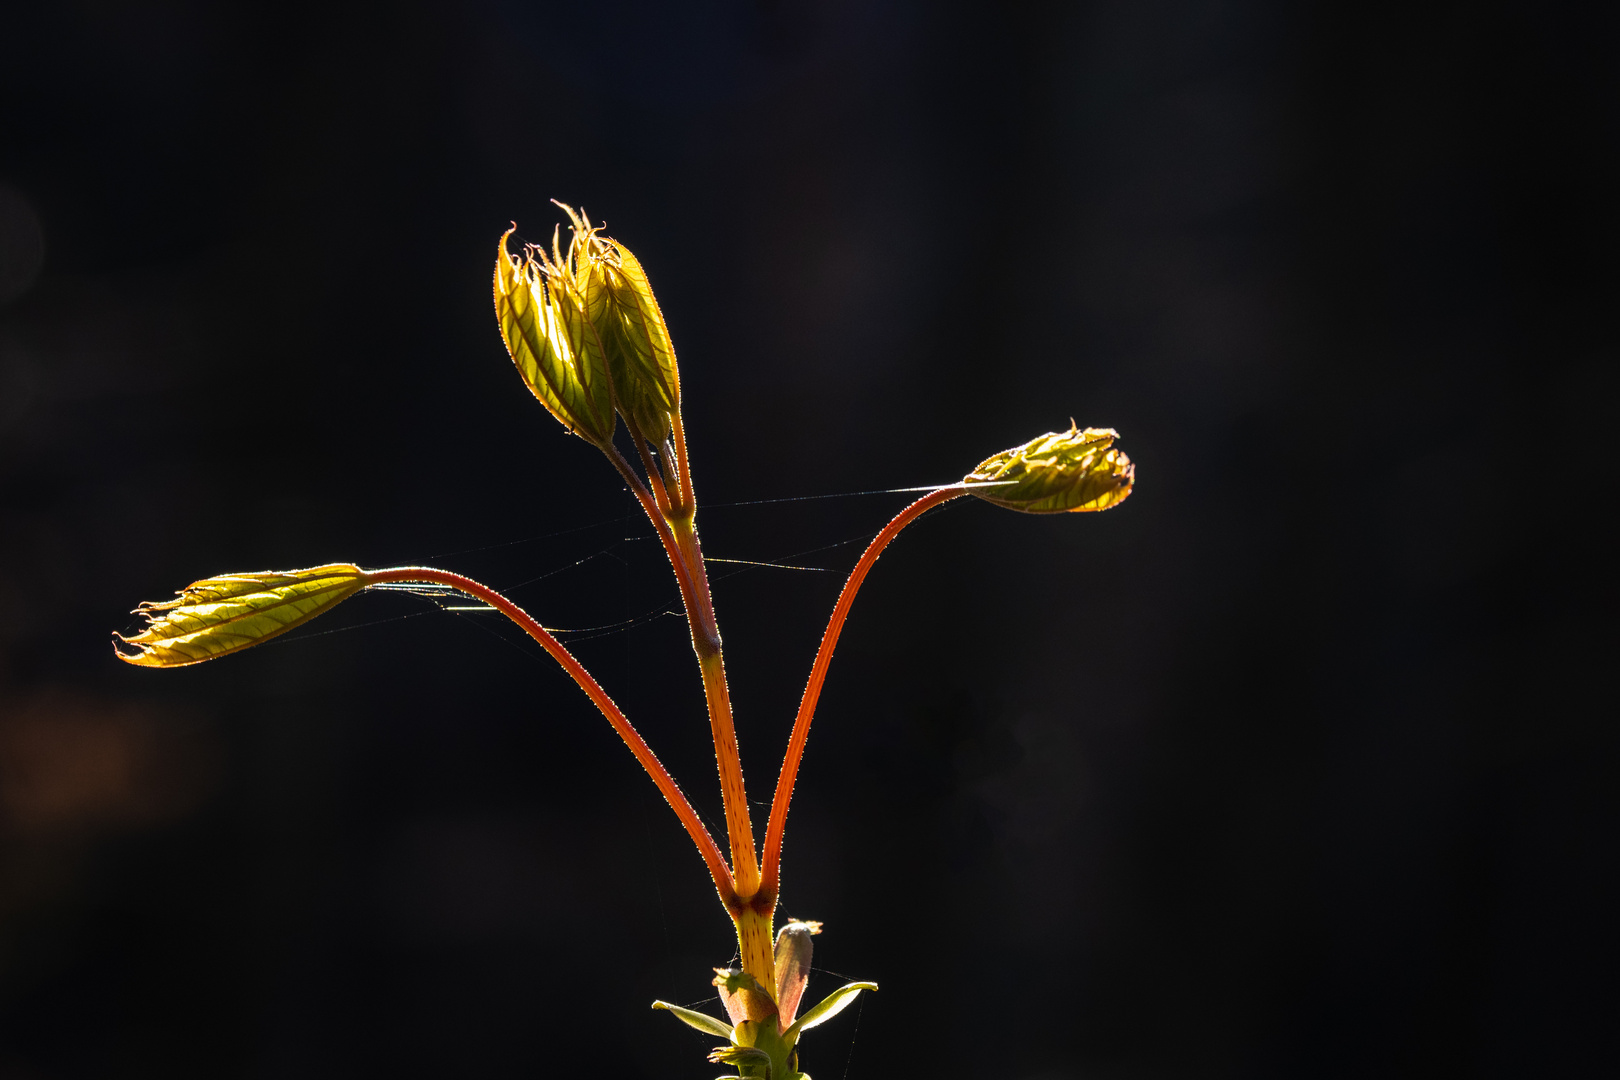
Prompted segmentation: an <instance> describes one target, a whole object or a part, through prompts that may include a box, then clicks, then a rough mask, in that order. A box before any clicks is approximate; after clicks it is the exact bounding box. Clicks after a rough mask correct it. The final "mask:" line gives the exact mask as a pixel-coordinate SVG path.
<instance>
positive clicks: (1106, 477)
mask: <svg viewBox="0 0 1620 1080" xmlns="http://www.w3.org/2000/svg"><path fill="white" fill-rule="evenodd" d="M1117 438H1119V432H1117V431H1115V430H1114V429H1113V428H1086V429H1084V430H1081V429H1080V428H1078V427H1076V426H1075V424H1074V421H1072V420H1071V421H1069V430H1068V431H1051V432H1047V433H1046V434H1045V435H1042V436H1040V437H1039V438H1036V439H1031V440H1030V441H1029V442H1027V443H1025V444H1024V445H1023V446H1015V447H1013V448H1012V449H1011V450H1003V451H1002V452H1001V453H999V454H997V455H995V456H994V457H991V458H987V459H985V460H984V461H982V462H980V463H979V467H978V468H976V469H974V470H973V471H972V472H970V473H968V474H967V476H965V477H963V478H962V482H963V483H964V484H966V485H968V486H970V487H973V486H975V485H981V484H982V485H985V486H984V487H983V488H982V490H975V491H974V492H973V494H974V495H976V496H978V497H979V498H981V499H983V500H984V501H985V502H991V503H995V504H996V505H997V506H1005V507H1007V508H1008V509H1009V510H1022V511H1023V512H1024V513H1027V514H1061V513H1065V512H1078V511H1082V510H1107V509H1108V508H1109V507H1111V506H1117V505H1119V504H1120V503H1121V502H1124V501H1125V498H1126V496H1128V495H1130V493H1131V485H1132V484H1133V483H1134V482H1135V480H1136V466H1135V465H1133V464H1131V459H1130V458H1128V457H1126V456H1125V453H1124V451H1122V450H1115V449H1113V448H1112V447H1113V443H1114V440H1115V439H1117ZM991 485H994V486H991Z"/></svg>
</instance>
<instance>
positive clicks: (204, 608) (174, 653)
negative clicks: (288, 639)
mask: <svg viewBox="0 0 1620 1080" xmlns="http://www.w3.org/2000/svg"><path fill="white" fill-rule="evenodd" d="M367 581H368V578H367V576H366V573H365V571H363V570H361V569H360V568H359V567H357V566H350V565H348V564H347V563H336V564H333V565H331V566H316V567H313V568H311V569H308V570H267V571H264V572H263V573H257V574H226V575H223V576H220V577H211V578H205V579H204V580H202V581H193V582H192V583H191V584H190V585H187V586H186V587H185V589H184V590H182V591H181V592H180V593H179V594H177V596H176V598H175V599H173V600H166V601H163V602H161V603H143V604H142V605H141V606H140V607H138V608H136V609H135V610H136V612H137V613H139V614H141V615H144V616H146V626H145V628H144V629H142V630H141V632H140V633H138V634H136V635H135V636H134V637H124V635H122V634H118V635H115V636H116V637H117V638H118V639H119V640H120V641H122V642H123V643H124V644H125V645H133V646H134V647H135V648H134V651H133V652H126V651H124V650H123V649H119V650H118V658H119V659H120V660H123V661H125V662H126V663H130V664H140V665H142V666H144V667H183V666H185V665H186V664H197V663H201V662H202V661H204V660H212V659H213V658H214V657H216V656H224V655H225V654H226V653H233V652H237V651H238V650H240V649H246V648H248V647H249V646H252V645H257V644H258V643H259V642H261V641H268V640H269V639H270V638H273V637H275V636H276V635H277V634H284V633H286V632H287V631H288V630H291V629H292V628H293V627H295V626H298V625H300V624H302V623H305V622H308V621H309V620H310V619H313V618H314V617H315V616H317V615H319V614H321V613H322V612H323V611H328V610H330V609H331V608H333V607H335V606H337V605H338V604H339V603H341V602H342V601H344V600H347V599H348V598H349V597H351V596H353V595H354V594H355V593H357V592H359V591H360V590H361V589H363V588H365V586H366V583H367Z"/></svg>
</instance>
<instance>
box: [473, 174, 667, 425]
mask: <svg viewBox="0 0 1620 1080" xmlns="http://www.w3.org/2000/svg"><path fill="white" fill-rule="evenodd" d="M557 205H558V206H561V207H562V209H563V210H564V211H565V212H566V213H567V214H568V217H569V221H570V222H571V224H572V228H571V229H570V240H569V243H568V246H567V247H566V248H564V247H563V245H562V239H561V229H560V227H559V228H558V229H555V230H553V232H552V238H551V250H550V251H549V252H547V251H546V250H545V249H543V248H540V247H535V246H533V245H530V246H529V247H527V248H525V251H524V255H523V257H521V258H520V257H518V256H516V255H513V254H511V253H510V252H509V251H508V250H507V239H508V238H509V237H510V236H511V235H512V232H513V231H514V230H515V228H516V226H514V227H513V229H509V230H507V232H506V233H505V234H503V235H502V236H501V241H500V247H499V249H498V251H497V254H496V257H495V315H496V318H497V320H498V321H499V323H500V327H501V337H502V338H503V339H504V340H505V341H506V350H507V352H508V353H509V354H511V357H512V361H513V363H515V364H516V365H517V369H518V371H519V373H520V374H521V375H522V376H523V381H524V382H525V383H527V384H528V386H529V389H530V391H532V392H533V394H534V396H535V397H537V398H539V399H540V402H541V403H542V404H543V405H545V407H546V408H547V409H549V410H550V411H551V414H552V415H553V416H555V417H556V418H557V419H558V420H560V421H562V423H563V424H564V425H565V426H566V427H567V428H568V429H569V430H570V431H572V432H573V433H574V434H576V435H578V436H580V437H581V438H583V439H585V440H586V441H588V442H590V443H593V444H595V445H596V446H601V447H605V446H607V445H609V444H610V443H611V442H612V441H613V428H614V419H613V414H614V412H615V411H617V412H618V414H619V415H620V416H622V417H624V421H625V423H626V424H627V425H628V426H629V427H630V429H631V431H632V432H633V433H634V434H636V435H637V436H638V437H639V439H641V440H644V441H646V442H650V443H652V444H653V445H654V446H662V445H663V444H664V442H665V441H666V440H667V439H669V438H670V435H671V433H672V431H673V430H674V426H675V424H676V423H677V422H678V418H679V415H680V407H681V380H680V372H679V369H678V368H677V366H676V363H675V346H674V344H673V343H672V342H671V341H670V337H669V328H668V326H667V325H665V323H664V315H663V312H662V311H661V310H660V309H659V307H658V300H657V298H656V297H654V296H653V291H652V286H651V285H650V284H649V283H648V281H647V273H646V271H645V270H643V269H642V267H641V263H640V261H639V260H638V259H637V258H636V257H635V256H634V255H632V254H631V253H630V249H629V248H627V247H625V246H624V245H623V244H621V243H619V242H618V241H616V240H611V239H609V238H607V237H604V236H602V235H601V228H600V226H595V225H592V224H591V222H590V219H589V218H588V217H586V216H585V215H584V214H583V212H580V213H575V211H574V209H573V208H572V207H570V206H565V205H563V204H562V203H558V204H557Z"/></svg>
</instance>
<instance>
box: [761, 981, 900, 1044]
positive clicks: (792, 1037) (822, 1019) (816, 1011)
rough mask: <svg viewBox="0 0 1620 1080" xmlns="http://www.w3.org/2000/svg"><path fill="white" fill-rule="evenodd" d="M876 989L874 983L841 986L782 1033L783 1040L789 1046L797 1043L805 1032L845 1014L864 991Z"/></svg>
mask: <svg viewBox="0 0 1620 1080" xmlns="http://www.w3.org/2000/svg"><path fill="white" fill-rule="evenodd" d="M876 989H877V983H872V982H854V983H848V984H847V985H844V986H840V987H839V988H838V989H837V990H834V991H833V992H832V993H830V994H828V995H827V996H826V997H824V998H822V999H821V1003H820V1004H819V1005H817V1006H816V1007H815V1008H813V1009H811V1010H810V1011H809V1012H807V1013H805V1014H804V1015H803V1016H801V1017H799V1019H798V1020H796V1021H794V1023H793V1026H792V1027H790V1028H788V1029H787V1031H785V1032H783V1033H782V1038H783V1039H785V1040H786V1041H787V1042H788V1043H789V1044H791V1043H793V1042H795V1041H796V1040H797V1039H798V1037H799V1035H800V1034H802V1033H803V1032H806V1031H809V1030H810V1029H811V1028H813V1027H817V1026H819V1025H821V1024H825V1023H826V1022H827V1021H828V1020H831V1019H832V1018H833V1017H835V1016H837V1015H838V1014H839V1013H841V1012H843V1011H844V1010H845V1009H846V1008H848V1007H849V1004H850V1002H852V1001H854V1000H855V999H856V997H858V996H859V995H860V992H861V991H862V990H876Z"/></svg>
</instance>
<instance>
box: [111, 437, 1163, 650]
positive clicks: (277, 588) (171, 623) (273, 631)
mask: <svg viewBox="0 0 1620 1080" xmlns="http://www.w3.org/2000/svg"><path fill="white" fill-rule="evenodd" d="M1114 439H1115V433H1114V432H1113V431H1112V430H1111V429H1109V428H1085V429H1083V430H1082V429H1080V428H1077V427H1075V426H1074V425H1073V424H1071V425H1070V428H1069V430H1068V431H1063V432H1048V433H1047V434H1045V435H1042V436H1040V437H1039V438H1037V439H1031V440H1030V441H1029V442H1027V443H1025V444H1024V445H1023V446H1017V447H1014V448H1013V449H1011V450H1005V451H1003V452H1002V453H999V454H997V455H995V456H994V457H991V458H988V459H986V460H985V461H984V462H982V463H981V464H980V465H979V467H978V468H977V469H974V470H973V471H972V472H971V473H969V474H968V475H967V476H966V477H965V478H964V479H963V483H964V484H965V485H967V486H968V487H969V488H970V489H971V490H972V494H974V495H977V496H978V497H979V498H981V499H984V500H986V501H987V502H992V503H995V504H996V505H998V506H1005V507H1008V508H1010V509H1013V510H1022V511H1025V512H1026V513H1034V514H1055V513H1063V512H1066V511H1067V512H1074V511H1086V510H1106V509H1108V508H1109V507H1111V506H1116V505H1118V504H1119V503H1120V502H1121V501H1122V500H1123V499H1125V497H1126V496H1128V495H1129V494H1130V493H1131V485H1132V484H1133V482H1134V481H1135V477H1136V467H1135V466H1134V465H1132V464H1131V461H1130V459H1129V458H1128V457H1126V456H1125V454H1124V453H1123V452H1122V451H1120V450H1117V449H1115V448H1114V446H1113V442H1114ZM370 583H371V575H369V574H367V573H366V572H365V571H364V570H361V569H360V568H359V567H357V566H351V565H349V564H347V563H337V564H333V565H330V566H316V567H312V568H310V569H307V570H285V571H277V570H271V571H264V572H262V573H256V574H226V575H223V576H221V577H212V578H205V579H204V580H202V581H194V582H192V583H191V584H190V585H188V586H186V588H185V589H184V590H183V591H182V592H181V593H180V594H179V595H178V596H177V597H175V599H173V600H167V601H163V602H159V603H144V604H142V605H141V606H140V607H139V608H137V609H136V611H137V613H139V614H141V615H144V616H145V617H146V622H147V625H146V626H145V627H144V628H143V629H142V630H141V631H140V632H139V633H137V634H135V635H134V636H132V637H124V636H123V635H119V640H120V641H121V642H123V643H124V644H125V645H130V646H134V649H133V650H132V651H123V650H121V651H120V652H119V654H118V655H119V656H120V657H121V658H122V659H124V660H127V661H128V662H129V663H131V664H140V665H142V666H145V667H183V666H185V665H187V664H196V663H201V662H202V661H204V660H212V659H213V658H214V657H216V656H224V655H226V654H227V653H233V652H238V651H240V650H242V649H245V648H248V647H249V646H251V645H256V644H258V643H259V642H261V641H265V640H268V639H269V638H272V637H275V636H276V635H278V634H282V633H285V632H287V631H288V630H291V629H293V628H294V627H296V626H300V625H302V624H303V623H305V622H308V621H309V620H310V619H313V618H314V617H315V616H316V615H319V614H321V613H322V612H324V611H326V610H327V609H329V608H331V607H333V606H335V605H336V604H338V603H339V602H341V601H343V600H346V599H348V598H349V597H351V596H353V595H354V594H355V593H357V592H359V591H360V590H361V589H363V588H365V587H366V586H367V585H368V584H370Z"/></svg>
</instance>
